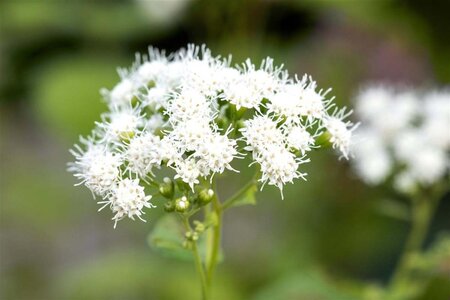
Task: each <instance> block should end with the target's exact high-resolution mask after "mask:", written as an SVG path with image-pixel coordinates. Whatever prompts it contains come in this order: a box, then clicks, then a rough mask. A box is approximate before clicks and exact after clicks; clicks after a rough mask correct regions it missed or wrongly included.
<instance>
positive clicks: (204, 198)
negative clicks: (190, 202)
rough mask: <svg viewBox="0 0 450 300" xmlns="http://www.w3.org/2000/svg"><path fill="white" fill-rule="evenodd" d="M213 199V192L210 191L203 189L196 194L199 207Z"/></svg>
mask: <svg viewBox="0 0 450 300" xmlns="http://www.w3.org/2000/svg"><path fill="white" fill-rule="evenodd" d="M213 197H214V191H213V190H212V189H204V190H202V191H201V192H200V193H199V194H198V202H199V203H200V205H206V204H208V203H209V202H211V200H212V199H213Z"/></svg>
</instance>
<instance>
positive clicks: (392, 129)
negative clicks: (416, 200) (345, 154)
mask: <svg viewBox="0 0 450 300" xmlns="http://www.w3.org/2000/svg"><path fill="white" fill-rule="evenodd" d="M356 115H357V117H359V119H360V121H361V123H362V126H361V127H360V128H359V129H358V131H357V134H358V136H360V137H361V140H360V141H359V142H358V143H355V147H354V149H353V152H354V156H355V157H354V160H353V162H354V165H355V169H356V171H357V172H358V174H359V175H360V176H361V177H362V179H363V180H365V181H366V182H367V183H369V184H373V185H377V184H380V183H382V182H384V181H385V180H387V179H388V178H389V177H390V176H393V180H394V182H393V183H394V187H395V188H396V189H397V190H399V191H400V192H405V193H410V192H413V191H414V190H415V189H416V187H418V186H423V187H427V186H431V185H433V184H435V183H437V182H438V181H440V180H442V178H443V177H444V176H445V175H446V173H447V172H448V168H449V151H450V90H441V91H431V92H423V91H422V92H421V91H416V90H407V89H403V90H402V89H394V88H391V87H385V86H372V87H368V88H366V89H365V90H363V91H362V92H361V93H360V94H359V95H358V97H357V103H356Z"/></svg>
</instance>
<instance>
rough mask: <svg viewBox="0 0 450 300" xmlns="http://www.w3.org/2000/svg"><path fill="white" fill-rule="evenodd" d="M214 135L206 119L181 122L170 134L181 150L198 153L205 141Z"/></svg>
mask: <svg viewBox="0 0 450 300" xmlns="http://www.w3.org/2000/svg"><path fill="white" fill-rule="evenodd" d="M211 134H212V129H211V127H210V126H209V123H208V120H206V119H192V120H187V121H184V122H180V123H178V124H177V126H176V127H174V129H173V131H172V132H171V133H170V135H171V136H172V138H173V139H174V140H176V141H177V142H178V143H179V145H180V146H181V148H183V149H185V150H186V151H197V149H198V148H199V147H200V145H201V144H202V143H204V140H205V139H206V138H208V137H209V136H210V135H211Z"/></svg>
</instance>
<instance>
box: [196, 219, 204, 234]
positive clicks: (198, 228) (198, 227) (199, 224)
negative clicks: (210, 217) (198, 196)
mask: <svg viewBox="0 0 450 300" xmlns="http://www.w3.org/2000/svg"><path fill="white" fill-rule="evenodd" d="M194 225H195V232H198V233H202V232H203V231H205V229H206V228H205V224H203V223H202V222H199V221H194Z"/></svg>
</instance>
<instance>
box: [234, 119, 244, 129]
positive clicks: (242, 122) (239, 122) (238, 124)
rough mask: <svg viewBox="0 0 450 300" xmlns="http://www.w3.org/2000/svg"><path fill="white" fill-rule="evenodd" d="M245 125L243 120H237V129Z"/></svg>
mask: <svg viewBox="0 0 450 300" xmlns="http://www.w3.org/2000/svg"><path fill="white" fill-rule="evenodd" d="M244 127H245V123H244V121H243V120H239V121H237V122H236V129H241V128H244Z"/></svg>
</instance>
